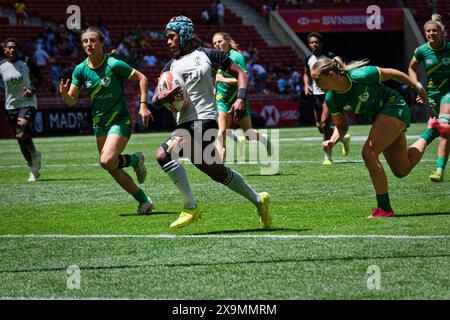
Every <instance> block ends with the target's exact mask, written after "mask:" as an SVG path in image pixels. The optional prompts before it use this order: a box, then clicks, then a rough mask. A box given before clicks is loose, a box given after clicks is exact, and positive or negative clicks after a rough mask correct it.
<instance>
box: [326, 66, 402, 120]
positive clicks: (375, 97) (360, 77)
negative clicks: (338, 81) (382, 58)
mask: <svg viewBox="0 0 450 320" xmlns="http://www.w3.org/2000/svg"><path fill="white" fill-rule="evenodd" d="M347 76H348V78H349V80H350V82H351V86H350V88H349V89H348V90H347V91H345V92H342V93H337V92H334V91H328V92H327V93H326V96H325V100H326V103H327V107H328V109H329V110H330V113H331V115H336V114H339V113H341V112H342V111H348V112H354V113H356V114H361V115H362V116H363V117H365V118H366V119H368V120H370V121H373V120H374V118H375V116H376V115H377V114H378V113H379V112H380V111H381V109H383V107H384V106H385V105H386V104H387V103H390V102H394V101H398V102H400V103H401V104H405V103H404V99H403V98H402V97H401V95H400V94H399V93H398V92H397V91H395V90H394V89H391V88H389V87H387V86H385V85H383V84H382V83H381V81H380V80H381V74H380V71H379V69H378V67H375V66H363V67H360V68H355V69H352V70H350V71H349V72H348V73H347Z"/></svg>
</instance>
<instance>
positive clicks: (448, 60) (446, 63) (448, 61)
mask: <svg viewBox="0 0 450 320" xmlns="http://www.w3.org/2000/svg"><path fill="white" fill-rule="evenodd" d="M442 63H443V64H444V65H446V66H448V65H449V64H450V58H444V59H442Z"/></svg>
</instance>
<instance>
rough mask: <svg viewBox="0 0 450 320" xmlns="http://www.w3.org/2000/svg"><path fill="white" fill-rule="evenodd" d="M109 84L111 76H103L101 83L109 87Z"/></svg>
mask: <svg viewBox="0 0 450 320" xmlns="http://www.w3.org/2000/svg"><path fill="white" fill-rule="evenodd" d="M110 84H111V78H110V77H104V78H103V79H102V85H103V86H104V87H109V85H110Z"/></svg>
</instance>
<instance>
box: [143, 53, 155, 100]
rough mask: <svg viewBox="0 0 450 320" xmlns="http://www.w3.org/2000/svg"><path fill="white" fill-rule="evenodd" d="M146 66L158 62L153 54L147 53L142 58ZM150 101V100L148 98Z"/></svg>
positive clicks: (152, 65) (151, 65)
mask: <svg viewBox="0 0 450 320" xmlns="http://www.w3.org/2000/svg"><path fill="white" fill-rule="evenodd" d="M143 60H144V62H145V64H146V65H147V67H154V66H156V64H157V63H158V59H156V57H155V56H154V55H153V54H147V55H145V56H144V58H143ZM150 101H151V100H150Z"/></svg>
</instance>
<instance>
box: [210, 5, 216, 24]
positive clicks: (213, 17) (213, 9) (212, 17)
mask: <svg viewBox="0 0 450 320" xmlns="http://www.w3.org/2000/svg"><path fill="white" fill-rule="evenodd" d="M209 19H210V21H211V24H216V23H217V3H216V2H215V1H213V2H212V4H211V12H210V13H209Z"/></svg>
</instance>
